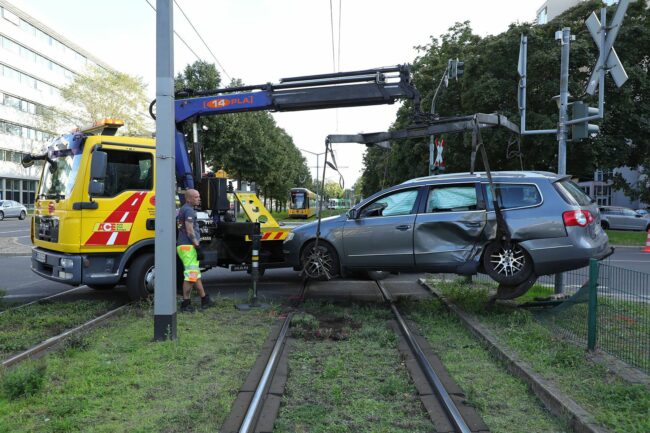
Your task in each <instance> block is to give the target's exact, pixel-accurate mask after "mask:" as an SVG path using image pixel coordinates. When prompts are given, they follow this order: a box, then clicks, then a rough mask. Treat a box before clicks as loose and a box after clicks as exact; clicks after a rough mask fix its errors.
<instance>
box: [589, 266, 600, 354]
mask: <svg viewBox="0 0 650 433" xmlns="http://www.w3.org/2000/svg"><path fill="white" fill-rule="evenodd" d="M597 310H598V260H596V259H589V312H588V314H587V349H588V350H594V349H595V348H596V338H597V327H598V311H597Z"/></svg>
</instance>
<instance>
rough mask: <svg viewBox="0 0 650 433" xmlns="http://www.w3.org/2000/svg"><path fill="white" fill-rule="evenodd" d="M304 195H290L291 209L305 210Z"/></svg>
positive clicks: (297, 193) (296, 193) (301, 193)
mask: <svg viewBox="0 0 650 433" xmlns="http://www.w3.org/2000/svg"><path fill="white" fill-rule="evenodd" d="M305 207H306V206H305V193H304V192H294V193H291V209H305Z"/></svg>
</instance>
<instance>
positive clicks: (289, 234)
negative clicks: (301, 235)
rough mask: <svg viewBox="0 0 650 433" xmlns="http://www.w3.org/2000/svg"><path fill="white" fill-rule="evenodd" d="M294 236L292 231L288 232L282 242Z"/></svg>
mask: <svg viewBox="0 0 650 433" xmlns="http://www.w3.org/2000/svg"><path fill="white" fill-rule="evenodd" d="M294 236H295V235H294V233H293V232H289V233H288V234H287V237H286V238H285V239H284V242H289V241H290V240H291V239H293V237H294Z"/></svg>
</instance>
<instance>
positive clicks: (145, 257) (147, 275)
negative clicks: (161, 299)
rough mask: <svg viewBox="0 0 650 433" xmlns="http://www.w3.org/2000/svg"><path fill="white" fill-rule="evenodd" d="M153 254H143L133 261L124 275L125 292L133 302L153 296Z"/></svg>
mask: <svg viewBox="0 0 650 433" xmlns="http://www.w3.org/2000/svg"><path fill="white" fill-rule="evenodd" d="M154 283H155V274H154V254H153V253H144V254H142V255H140V256H138V257H136V258H135V260H133V262H132V263H131V266H129V272H128V273H127V275H126V290H127V292H128V294H129V298H131V300H133V301H139V300H140V299H147V298H148V297H150V296H153V289H154Z"/></svg>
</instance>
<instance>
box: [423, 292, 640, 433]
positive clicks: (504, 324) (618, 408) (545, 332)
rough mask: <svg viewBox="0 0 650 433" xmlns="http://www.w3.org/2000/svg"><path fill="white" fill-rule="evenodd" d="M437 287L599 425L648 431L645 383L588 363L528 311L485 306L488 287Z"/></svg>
mask: <svg viewBox="0 0 650 433" xmlns="http://www.w3.org/2000/svg"><path fill="white" fill-rule="evenodd" d="M435 287H437V288H438V289H439V290H441V291H442V292H443V293H444V294H445V296H446V297H448V298H449V299H450V300H451V301H452V302H454V303H455V304H456V305H458V306H459V307H460V308H463V309H464V310H465V311H467V312H469V313H472V314H474V315H475V318H476V319H477V320H478V321H480V322H481V323H482V324H484V325H485V326H487V327H488V328H489V329H490V330H491V331H492V332H493V333H494V334H495V336H496V337H497V339H498V340H499V342H500V344H503V345H504V346H506V347H508V348H510V349H511V350H514V351H515V352H516V353H517V354H518V355H519V357H520V358H521V359H522V360H523V361H525V362H527V363H528V364H529V365H530V366H531V368H532V369H533V370H534V371H535V372H536V373H537V374H539V375H540V376H542V377H543V378H544V379H546V380H549V381H552V382H553V383H555V385H556V386H557V387H558V388H559V389H560V390H561V391H562V392H564V393H565V394H566V395H567V396H569V397H570V398H572V399H573V400H574V401H576V402H577V403H578V404H580V405H581V406H582V407H583V408H584V409H585V410H587V411H588V412H590V413H591V414H592V415H593V416H594V417H595V419H596V420H597V421H598V422H599V423H601V424H602V425H604V426H605V427H607V428H609V429H610V430H612V431H615V432H625V433H642V432H643V433H645V432H648V431H650V392H649V391H648V389H647V388H646V387H645V386H643V385H631V384H629V383H627V382H625V381H623V380H622V379H620V378H619V377H617V376H616V375H615V374H613V373H611V372H610V371H608V370H607V369H606V368H605V367H604V366H602V365H599V364H596V363H594V362H592V361H590V360H589V359H588V357H587V354H586V351H585V348H584V347H579V346H577V345H575V344H573V343H571V342H570V341H568V340H566V339H564V338H562V337H561V336H560V335H559V334H558V333H555V332H553V330H552V329H551V328H549V327H547V326H545V325H544V324H543V323H541V322H539V321H537V320H535V316H534V313H533V312H531V311H526V310H518V309H513V308H510V307H506V306H501V305H497V306H495V307H494V308H487V291H486V290H484V289H480V288H478V289H477V288H476V287H475V286H474V285H471V284H465V283H463V282H452V283H439V282H438V283H435ZM577 307H578V309H579V308H580V306H577ZM580 317H581V316H580V315H577V316H576V318H577V320H582V319H581V318H580ZM585 326H586V325H585ZM646 338H648V336H646ZM486 422H487V421H486ZM488 425H489V423H488ZM534 431H536V430H534Z"/></svg>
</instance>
